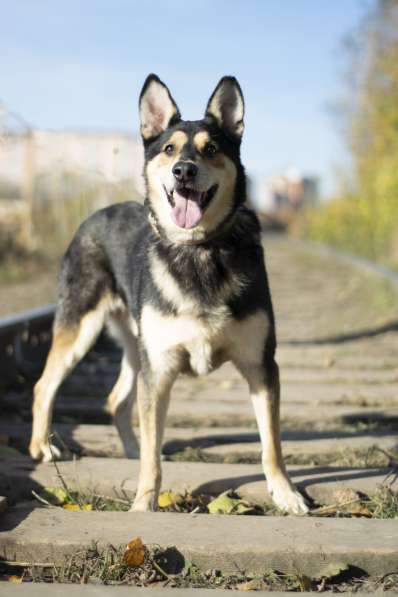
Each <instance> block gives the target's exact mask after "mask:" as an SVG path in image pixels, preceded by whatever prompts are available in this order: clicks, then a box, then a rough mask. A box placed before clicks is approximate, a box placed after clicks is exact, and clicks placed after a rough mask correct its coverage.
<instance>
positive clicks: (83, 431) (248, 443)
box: [0, 423, 398, 458]
mask: <svg viewBox="0 0 398 597" xmlns="http://www.w3.org/2000/svg"><path fill="white" fill-rule="evenodd" d="M53 429H54V431H56V432H57V433H58V434H59V435H60V437H61V439H62V442H64V443H65V445H66V446H67V447H68V448H70V449H72V450H76V451H78V453H82V454H83V455H85V456H94V455H95V456H110V457H113V458H123V457H124V451H123V446H122V443H121V441H120V438H119V434H118V432H117V430H116V428H115V426H114V425H73V424H67V423H66V424H65V423H64V424H63V423H58V424H55V425H54V426H53ZM30 433H31V425H30V424H29V423H17V424H1V423H0V436H1V435H3V436H7V438H9V439H11V440H12V441H13V442H16V443H17V446H18V447H25V448H26V447H27V446H28V443H29V437H30ZM135 433H136V434H137V436H139V429H138V428H135ZM282 438H283V452H284V454H285V455H290V454H327V453H330V452H340V451H342V450H346V449H349V448H351V449H359V448H362V449H368V448H371V447H372V446H374V445H377V446H379V447H380V448H383V449H384V450H391V449H394V448H396V447H397V446H398V436H397V434H396V433H393V432H383V431H380V432H373V433H369V434H364V433H359V432H358V433H352V434H349V433H344V432H338V431H336V432H327V433H326V432H323V433H322V432H321V433H316V432H311V431H308V432H293V431H287V432H284V433H283V434H282ZM259 439H260V438H259V434H258V432H257V431H256V429H255V428H252V429H251V428H244V427H229V428H217V427H202V428H199V429H198V428H178V427H167V428H166V429H165V441H164V444H163V452H164V454H173V453H174V452H176V451H179V450H183V449H184V448H186V447H193V448H201V449H202V450H203V451H204V452H205V453H209V454H219V455H221V456H223V455H225V454H230V453H237V454H246V453H253V452H256V453H259V452H260V449H261V446H260V443H259Z"/></svg>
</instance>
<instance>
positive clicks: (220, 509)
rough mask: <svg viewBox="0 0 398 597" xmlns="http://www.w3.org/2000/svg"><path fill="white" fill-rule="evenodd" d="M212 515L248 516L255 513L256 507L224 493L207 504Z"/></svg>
mask: <svg viewBox="0 0 398 597" xmlns="http://www.w3.org/2000/svg"><path fill="white" fill-rule="evenodd" d="M207 508H208V510H209V512H210V514H247V513H248V512H253V510H254V506H252V505H250V504H248V503H247V502H245V501H243V500H241V499H240V498H233V497H231V496H229V495H228V493H222V494H221V495H219V496H218V497H216V498H215V499H214V500H212V501H211V502H209V504H207Z"/></svg>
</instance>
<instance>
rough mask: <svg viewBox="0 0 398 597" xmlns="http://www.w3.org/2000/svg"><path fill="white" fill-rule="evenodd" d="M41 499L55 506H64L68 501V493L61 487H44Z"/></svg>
mask: <svg viewBox="0 0 398 597" xmlns="http://www.w3.org/2000/svg"><path fill="white" fill-rule="evenodd" d="M42 495H43V497H44V498H45V499H46V500H47V501H48V502H50V503H51V504H54V505H56V506H62V505H63V504H66V503H67V502H68V500H69V499H70V497H69V494H68V492H67V491H66V489H64V488H63V487H45V488H44V490H43V494H42Z"/></svg>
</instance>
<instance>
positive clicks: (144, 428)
mask: <svg viewBox="0 0 398 597" xmlns="http://www.w3.org/2000/svg"><path fill="white" fill-rule="evenodd" d="M148 377H149V376H148V375H146V376H145V375H144V383H145V389H146V391H145V392H139V395H138V412H139V418H140V437H141V439H140V455H141V462H140V475H139V479H138V487H137V494H136V497H135V500H134V503H133V505H132V507H131V511H134V512H147V511H149V510H156V507H157V501H158V495H159V490H160V485H161V480H162V471H161V465H160V455H161V449H162V441H163V432H164V426H165V421H166V414H167V408H168V405H169V400H170V389H171V385H172V382H173V381H174V380H173V379H170V377H167V378H165V376H162V378H161V379H159V378H156V377H155V376H151V377H150V379H148Z"/></svg>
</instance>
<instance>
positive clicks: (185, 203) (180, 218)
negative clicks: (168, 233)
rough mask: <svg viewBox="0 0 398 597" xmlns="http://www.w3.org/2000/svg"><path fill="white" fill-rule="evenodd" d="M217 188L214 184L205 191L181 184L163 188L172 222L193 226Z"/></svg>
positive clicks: (178, 224) (188, 226) (185, 226)
mask: <svg viewBox="0 0 398 597" xmlns="http://www.w3.org/2000/svg"><path fill="white" fill-rule="evenodd" d="M217 188H218V185H216V184H215V185H213V186H212V187H210V189H208V190H207V191H197V190H195V189H193V188H190V187H187V186H183V185H179V186H178V187H176V188H174V189H173V190H172V191H168V190H167V189H166V188H165V191H166V195H167V199H168V201H169V203H170V205H171V216H172V218H173V222H174V223H175V224H176V225H177V226H178V227H179V228H186V229H190V228H195V226H197V225H198V224H199V222H200V220H201V219H202V217H203V214H204V212H205V209H206V207H207V206H208V205H209V203H210V201H211V200H212V198H213V197H214V195H215V194H216V192H217Z"/></svg>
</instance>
